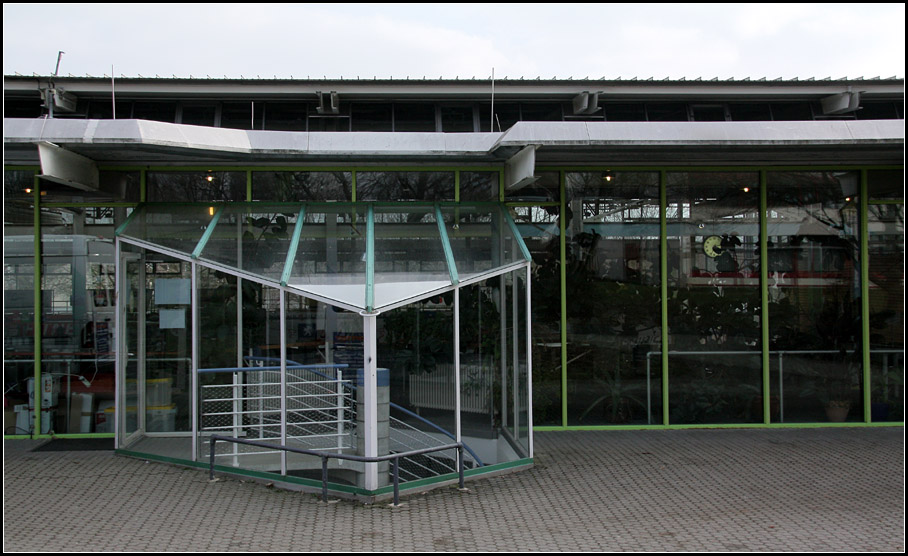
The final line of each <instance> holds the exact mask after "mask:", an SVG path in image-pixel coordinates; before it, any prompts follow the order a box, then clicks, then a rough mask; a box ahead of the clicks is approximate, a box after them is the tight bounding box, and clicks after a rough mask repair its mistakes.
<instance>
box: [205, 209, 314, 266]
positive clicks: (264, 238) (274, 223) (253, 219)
mask: <svg viewBox="0 0 908 556" xmlns="http://www.w3.org/2000/svg"><path fill="white" fill-rule="evenodd" d="M301 207H302V205H296V206H293V205H270V206H269V205H265V204H239V205H228V206H226V207H225V208H224V211H223V213H222V214H221V216H220V218H219V220H218V223H217V226H216V227H215V229H214V233H213V234H212V235H211V238H209V240H208V242H207V243H206V244H205V248H204V249H203V250H202V252H201V254H200V255H199V257H200V258H202V259H205V260H209V261H213V262H216V263H220V264H223V265H227V266H231V267H234V268H237V269H240V270H243V271H245V272H248V273H250V274H256V275H258V276H263V277H265V278H269V279H272V280H276V281H280V279H281V273H282V272H283V270H284V262H285V261H286V259H287V251H288V250H289V249H290V243H291V240H292V238H293V230H294V226H295V224H296V219H297V217H298V215H299V212H300V208H301Z"/></svg>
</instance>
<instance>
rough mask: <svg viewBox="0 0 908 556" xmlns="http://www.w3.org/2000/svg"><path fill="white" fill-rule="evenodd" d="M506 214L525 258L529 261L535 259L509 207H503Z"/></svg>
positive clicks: (505, 217)
mask: <svg viewBox="0 0 908 556" xmlns="http://www.w3.org/2000/svg"><path fill="white" fill-rule="evenodd" d="M502 212H503V214H504V220H505V222H507V223H508V227H510V228H511V233H512V234H514V241H515V242H516V243H517V246H518V247H520V252H521V253H522V254H523V259H524V260H525V261H527V262H530V261H532V260H533V256H532V255H530V250H529V249H527V246H526V243H524V242H523V237H522V236H521V235H520V230H518V229H517V224H516V223H515V222H514V219H513V218H511V214H510V213H509V212H508V209H507V207H505V208H503V209H502Z"/></svg>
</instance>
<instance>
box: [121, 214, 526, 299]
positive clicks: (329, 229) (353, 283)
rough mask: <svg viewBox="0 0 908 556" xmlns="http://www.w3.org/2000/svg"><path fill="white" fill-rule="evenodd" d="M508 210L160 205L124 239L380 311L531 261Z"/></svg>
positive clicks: (140, 217)
mask: <svg viewBox="0 0 908 556" xmlns="http://www.w3.org/2000/svg"><path fill="white" fill-rule="evenodd" d="M505 210H507V209H506V208H504V207H502V206H500V205H497V204H492V203H476V204H458V205H453V204H440V205H428V204H426V205H415V204H411V205H405V204H394V205H390V204H381V203H364V204H348V203H313V204H300V205H292V204H275V203H222V204H207V203H195V204H164V203H160V204H157V203H155V204H148V205H142V206H140V208H139V209H137V210H136V211H134V213H133V215H132V216H130V218H129V219H128V220H127V222H126V223H125V224H124V225H123V226H122V227H121V228H120V229H119V230H118V232H117V233H118V235H119V236H120V237H122V238H124V239H126V240H128V239H130V238H131V239H135V240H141V241H142V242H145V243H148V244H151V245H158V246H160V247H162V248H165V249H167V250H170V251H175V252H179V253H182V254H184V255H186V256H187V257H189V256H194V257H197V260H198V261H199V263H201V264H205V263H206V262H208V263H211V264H216V268H218V269H220V270H222V271H225V272H230V271H229V269H230V268H234V269H236V271H237V273H238V274H240V273H242V274H253V275H256V276H258V277H260V278H263V279H264V280H266V281H271V282H274V283H275V286H278V284H285V285H286V286H287V287H289V288H293V289H296V290H299V291H300V292H301V293H302V294H304V295H305V294H309V295H310V296H313V297H316V298H318V299H322V300H324V301H326V302H329V303H330V302H331V301H335V302H337V304H338V305H339V306H343V307H347V308H359V309H366V310H372V309H380V308H382V307H388V306H392V305H397V304H400V303H402V302H406V301H407V300H411V299H412V300H416V299H418V298H424V297H428V296H429V295H432V294H433V293H435V292H437V291H438V290H441V289H445V288H450V287H451V286H452V285H454V284H456V283H458V282H463V281H464V280H468V279H471V278H473V277H477V276H480V275H485V274H489V273H491V272H494V271H495V270H497V269H499V268H502V267H506V266H509V265H512V264H514V263H519V262H521V261H523V260H525V257H526V253H525V248H522V246H523V243H522V240H521V239H520V238H519V237H515V235H514V230H515V227H514V226H513V225H511V222H510V221H509V220H508V218H507V217H506V213H505V212H504V211H505ZM438 215H441V219H442V222H443V226H442V227H441V228H439V225H438ZM300 219H302V222H301V225H299V226H298V225H297V224H298V223H300ZM370 219H371V222H372V224H371V226H370ZM370 230H372V237H371V238H370V237H369V233H370ZM297 234H298V235H297ZM370 244H371V245H372V247H371V250H370ZM288 260H292V264H291V265H290V266H287V264H286V263H287V261H288ZM240 275H241V274H240Z"/></svg>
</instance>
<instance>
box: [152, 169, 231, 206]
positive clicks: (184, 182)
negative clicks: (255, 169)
mask: <svg viewBox="0 0 908 556" xmlns="http://www.w3.org/2000/svg"><path fill="white" fill-rule="evenodd" d="M146 187H147V191H146V200H147V201H149V202H180V201H245V200H246V173H245V172H148V174H147V186H146Z"/></svg>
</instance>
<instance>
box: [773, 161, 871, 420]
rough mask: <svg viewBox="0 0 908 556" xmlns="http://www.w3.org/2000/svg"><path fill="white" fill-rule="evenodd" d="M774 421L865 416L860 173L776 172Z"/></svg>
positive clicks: (774, 202) (774, 217) (774, 194)
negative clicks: (862, 380) (858, 201)
mask: <svg viewBox="0 0 908 556" xmlns="http://www.w3.org/2000/svg"><path fill="white" fill-rule="evenodd" d="M767 180H768V187H769V189H768V191H767V196H768V211H767V215H766V219H767V235H768V243H767V248H768V252H769V259H768V261H767V271H768V278H769V281H768V284H767V286H768V293H769V337H770V342H771V343H770V354H771V361H770V366H771V369H772V370H773V376H772V379H771V380H770V384H771V386H772V388H771V391H772V394H773V400H778V402H779V404H780V406H781V407H780V409H781V411H780V414H779V415H778V417H776V416H773V420H774V421H784V422H791V421H825V420H833V421H843V420H846V419H847V420H855V419H860V418H861V417H862V415H861V414H862V409H861V393H860V384H861V354H860V349H859V345H860V344H859V342H860V338H861V318H860V315H861V299H860V293H859V292H860V270H859V269H860V266H859V253H860V247H859V235H858V231H859V220H858V203H857V199H856V198H855V194H856V193H857V191H858V174H857V173H856V172H769V173H768V174H767Z"/></svg>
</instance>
